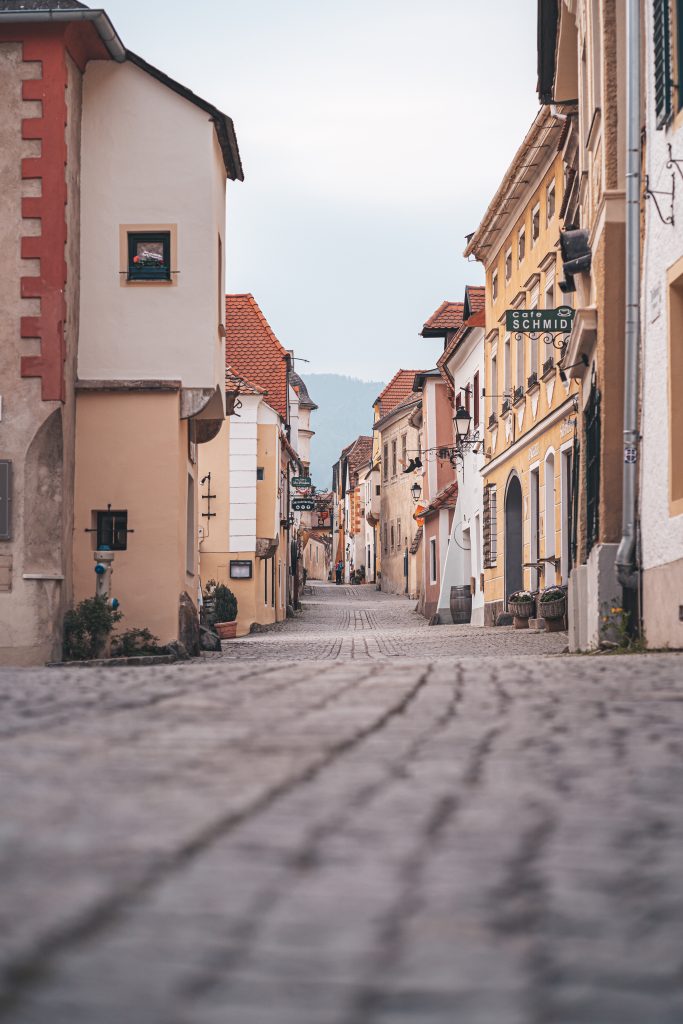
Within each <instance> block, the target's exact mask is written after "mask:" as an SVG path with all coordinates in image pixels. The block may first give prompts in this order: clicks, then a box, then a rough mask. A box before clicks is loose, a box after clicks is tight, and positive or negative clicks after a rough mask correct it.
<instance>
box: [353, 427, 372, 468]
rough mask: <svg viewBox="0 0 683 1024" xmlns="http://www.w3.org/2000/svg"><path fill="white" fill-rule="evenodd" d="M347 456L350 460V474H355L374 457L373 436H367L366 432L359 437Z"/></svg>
mask: <svg viewBox="0 0 683 1024" xmlns="http://www.w3.org/2000/svg"><path fill="white" fill-rule="evenodd" d="M347 458H348V460H349V475H350V476H353V475H354V473H358V470H359V469H361V467H362V466H364V465H365V464H366V463H368V462H369V461H370V459H371V458H372V438H371V437H366V436H365V435H364V434H361V436H360V437H357V438H356V440H355V441H354V442H353V444H352V445H351V447H350V449H349V452H348V455H347Z"/></svg>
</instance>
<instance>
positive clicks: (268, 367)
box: [225, 292, 289, 421]
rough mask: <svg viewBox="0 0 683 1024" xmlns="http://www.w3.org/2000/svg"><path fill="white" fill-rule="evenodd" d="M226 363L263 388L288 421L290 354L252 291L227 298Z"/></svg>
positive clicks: (239, 374) (234, 370) (277, 409)
mask: <svg viewBox="0 0 683 1024" xmlns="http://www.w3.org/2000/svg"><path fill="white" fill-rule="evenodd" d="M225 361H226V365H227V367H229V368H230V370H231V371H232V373H234V374H236V375H237V376H239V377H244V378H246V379H247V380H248V381H250V382H251V383H252V384H254V385H255V386H256V387H257V388H259V389H262V394H265V395H267V396H268V405H270V406H272V408H273V409H275V411H276V412H277V413H279V414H280V416H281V417H282V419H283V420H285V421H286V419H287V378H288V369H289V354H288V353H287V351H286V350H285V349H284V348H283V347H282V345H281V344H280V342H279V341H278V340H277V338H276V337H275V335H274V334H273V330H272V328H271V326H270V324H269V323H268V321H267V320H266V318H265V316H264V315H263V313H262V312H261V310H260V309H259V307H258V304H257V302H256V300H255V298H254V296H253V295H251V294H250V293H248V292H247V293H244V294H240V295H226V297H225Z"/></svg>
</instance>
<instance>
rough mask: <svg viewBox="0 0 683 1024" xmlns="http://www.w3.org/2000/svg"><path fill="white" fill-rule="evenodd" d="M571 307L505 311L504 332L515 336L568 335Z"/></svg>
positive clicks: (572, 317) (570, 327)
mask: <svg viewBox="0 0 683 1024" xmlns="http://www.w3.org/2000/svg"><path fill="white" fill-rule="evenodd" d="M574 312H575V311H574V310H573V309H572V307H571V306H558V307H557V309H506V310H505V330H506V331H511V332H514V333H515V334H569V332H570V331H571V329H572V323H573V321H574Z"/></svg>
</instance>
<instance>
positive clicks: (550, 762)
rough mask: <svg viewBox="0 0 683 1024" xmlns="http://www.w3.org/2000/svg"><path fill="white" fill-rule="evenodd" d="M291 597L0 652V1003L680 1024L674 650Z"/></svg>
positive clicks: (68, 1021)
mask: <svg viewBox="0 0 683 1024" xmlns="http://www.w3.org/2000/svg"><path fill="white" fill-rule="evenodd" d="M307 603H308V605H309V607H308V609H307V611H305V612H304V614H303V616H301V617H300V618H297V619H296V620H295V621H294V622H290V623H287V624H286V625H284V626H283V627H279V628H278V629H277V630H275V631H273V632H270V633H267V634H264V635H262V636H257V637H253V638H251V639H249V640H248V641H245V642H238V643H236V644H235V645H234V646H233V645H231V646H230V648H229V650H228V652H227V653H226V655H225V656H224V657H217V658H215V659H205V660H203V661H201V662H196V663H192V664H190V665H173V666H156V667H152V668H146V669H141V668H136V669H132V668H117V669H105V670H100V671H95V670H89V669H80V670H67V669H41V670H16V671H11V670H0V700H1V701H2V710H3V714H2V716H1V720H0V731H1V742H0V772H1V774H0V779H1V784H0V838H1V840H2V846H1V853H0V871H1V875H0V877H1V879H2V900H1V902H0V908H1V909H0V958H1V962H2V967H3V974H2V989H1V996H0V1019H2V1020H3V1021H11V1022H12V1024H404V1022H407V1021H410V1022H412V1024H454V1022H455V1024H460V1022H462V1024H565V1022H566V1024H575V1022H585V1024H674V1022H675V1024H680V1021H681V1020H683V856H682V854H681V849H682V848H683V843H682V841H683V801H682V800H681V792H682V791H683V732H682V726H683V661H682V660H681V659H680V658H679V657H677V656H676V655H647V656H642V657H612V656H606V657H580V658H570V657H562V656H559V657H558V656H555V655H554V652H556V651H557V649H558V647H557V645H558V641H557V640H556V638H554V637H543V636H541V635H531V636H524V637H521V638H520V637H517V636H513V635H512V634H511V633H510V632H509V631H507V630H498V631H493V632H495V633H496V636H493V635H491V634H489V632H488V631H477V630H474V629H470V630H468V629H465V628H456V627H438V628H433V629H430V628H429V627H424V626H421V625H420V624H419V622H417V621H416V620H415V619H414V616H413V613H412V611H411V610H410V606H409V605H408V603H407V602H405V601H402V600H401V599H390V598H383V597H382V596H381V595H374V592H371V591H369V590H368V589H365V588H364V589H363V590H362V591H360V592H359V591H357V589H356V588H353V589H351V588H348V589H346V588H337V590H336V591H335V590H333V589H332V588H317V589H316V590H315V591H314V593H313V595H312V596H311V597H310V598H308V599H307ZM357 613H362V614H357ZM347 616H348V619H347ZM326 622H327V623H328V627H327V628H326V625H325V623H326ZM342 622H346V623H347V624H346V627H345V628H346V630H347V632H346V633H345V634H344V635H343V636H342V637H341V639H342V643H341V646H340V647H339V650H338V651H337V653H336V654H334V652H333V653H331V654H326V655H324V652H325V650H326V647H325V645H326V644H327V645H328V646H329V645H330V643H331V640H332V637H331V633H332V632H334V630H335V629H337V630H338V629H339V628H340V623H342ZM366 624H367V625H366ZM363 634H365V637H366V639H367V640H368V648H367V652H366V650H365V648H363V650H362V652H361V653H362V657H361V658H358V657H357V655H358V650H357V649H354V648H352V647H350V646H349V643H348V641H349V639H356V638H357V637H361V636H362V635H363ZM371 638H372V639H373V641H376V643H377V646H376V647H375V646H374V642H373V643H370V639H371ZM337 640H339V637H337ZM559 643H562V641H561V640H560V641H559ZM382 644H386V645H387V646H386V649H384V648H383V647H382ZM449 645H450V646H449ZM508 645H511V646H510V647H509V650H510V651H512V655H510V654H509V653H508ZM259 650H260V652H261V655H260V659H259V660H257V658H258V651H259ZM316 652H317V655H316ZM354 654H355V655H356V657H354ZM406 654H407V655H409V656H408V657H407V656H406ZM323 655H324V657H323ZM317 658H319V659H320V660H316V659H317Z"/></svg>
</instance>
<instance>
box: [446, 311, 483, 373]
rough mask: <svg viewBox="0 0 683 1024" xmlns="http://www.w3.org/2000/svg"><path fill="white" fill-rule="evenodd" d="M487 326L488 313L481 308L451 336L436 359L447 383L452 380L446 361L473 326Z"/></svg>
mask: <svg viewBox="0 0 683 1024" xmlns="http://www.w3.org/2000/svg"><path fill="white" fill-rule="evenodd" d="M485 326H486V313H485V311H484V310H483V309H481V310H479V312H478V313H473V314H472V316H471V317H470V318H469V320H466V321H465V323H464V324H463V325H462V327H461V328H460V330H459V331H457V332H456V333H455V335H454V336H453V337H452V338H451V340H450V341H449V343H448V344H447V345H446V347H445V349H444V350H443V352H442V353H441V355H440V356H439V358H438V359H437V361H436V365H437V367H438V369H439V372H440V374H441V376H442V377H443V379H444V380H445V381H446V383H447V384H451V383H452V382H451V380H450V378H449V376H448V374H447V372H446V363H447V362H448V360H449V359H450V358H451V356H452V355H453V353H454V352H455V350H456V349H457V347H458V345H459V344H460V342H461V341H462V339H463V338H464V337H465V335H466V334H467V333H468V332H469V331H471V330H472V328H473V327H485Z"/></svg>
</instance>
